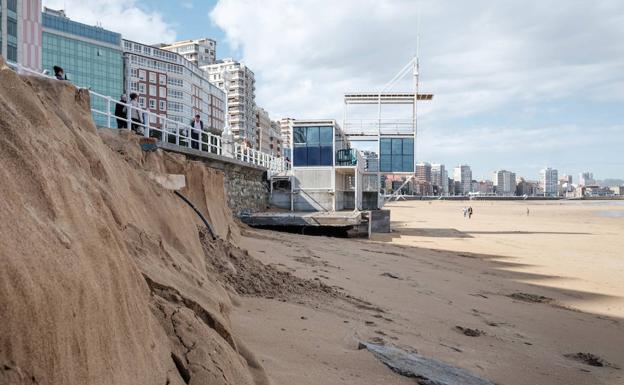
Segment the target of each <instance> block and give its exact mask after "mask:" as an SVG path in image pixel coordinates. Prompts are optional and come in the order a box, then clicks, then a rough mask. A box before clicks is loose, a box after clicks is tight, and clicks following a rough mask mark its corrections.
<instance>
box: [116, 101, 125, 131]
mask: <svg viewBox="0 0 624 385" xmlns="http://www.w3.org/2000/svg"><path fill="white" fill-rule="evenodd" d="M127 101H128V99H127V98H126V95H125V94H123V95H121V97H120V98H119V102H120V103H116V104H115V117H116V118H117V128H128V121H127V119H128V108H127V107H126V106H125V105H124V104H126V103H127ZM121 103H123V104H121Z"/></svg>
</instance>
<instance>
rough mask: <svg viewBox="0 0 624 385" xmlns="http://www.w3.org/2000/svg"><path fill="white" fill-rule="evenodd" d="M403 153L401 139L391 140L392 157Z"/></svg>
mask: <svg viewBox="0 0 624 385" xmlns="http://www.w3.org/2000/svg"><path fill="white" fill-rule="evenodd" d="M402 153H403V139H392V155H401V154H402Z"/></svg>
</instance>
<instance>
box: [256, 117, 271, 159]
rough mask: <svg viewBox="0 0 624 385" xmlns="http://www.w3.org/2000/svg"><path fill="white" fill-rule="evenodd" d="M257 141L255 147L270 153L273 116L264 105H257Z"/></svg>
mask: <svg viewBox="0 0 624 385" xmlns="http://www.w3.org/2000/svg"><path fill="white" fill-rule="evenodd" d="M254 110H255V117H256V142H255V143H254V146H253V148H255V149H256V150H260V151H262V152H266V153H270V148H269V146H270V144H271V141H270V132H269V131H271V118H270V117H269V113H268V112H267V111H266V110H265V109H264V108H262V107H256V108H255V109H254Z"/></svg>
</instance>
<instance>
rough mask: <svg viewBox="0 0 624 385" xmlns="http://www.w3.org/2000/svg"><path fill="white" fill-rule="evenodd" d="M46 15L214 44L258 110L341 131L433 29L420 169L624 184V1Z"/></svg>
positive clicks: (425, 61)
mask: <svg viewBox="0 0 624 385" xmlns="http://www.w3.org/2000/svg"><path fill="white" fill-rule="evenodd" d="M43 3H44V5H45V6H50V7H57V8H59V7H60V8H62V7H63V6H65V7H66V8H67V13H68V16H70V17H72V18H74V19H76V20H78V21H83V22H86V23H91V24H93V23H97V22H100V23H101V24H102V25H103V26H105V27H108V28H111V29H113V30H118V31H119V32H121V33H122V34H124V35H128V37H129V38H133V39H143V40H145V42H148V43H157V42H172V41H175V40H179V39H186V38H200V37H209V38H213V39H215V40H217V41H218V49H217V51H218V52H217V55H218V58H225V57H229V56H231V57H234V58H235V59H237V60H243V61H244V62H245V63H246V64H247V65H249V66H250V68H252V70H253V71H254V72H255V74H256V77H257V79H256V80H257V85H258V90H257V94H258V95H257V101H258V104H259V105H261V106H263V107H265V109H266V110H267V111H269V112H270V114H271V116H272V117H273V118H276V119H277V118H280V117H295V118H299V119H305V118H311V117H314V118H335V119H338V120H340V117H341V116H342V114H341V108H342V105H341V99H342V96H343V95H342V93H343V92H346V91H353V90H362V89H377V88H379V87H381V86H382V85H383V84H384V83H385V82H387V81H388V80H389V78H391V77H392V75H393V74H394V73H395V72H396V71H397V70H398V69H399V68H400V67H401V66H402V65H403V64H404V62H406V61H407V60H409V58H410V57H411V56H412V55H413V54H414V52H415V48H416V47H415V41H416V39H415V37H416V28H415V25H416V22H415V21H416V20H417V19H418V18H420V20H421V25H420V27H419V28H420V34H421V45H420V57H421V81H422V89H423V90H425V91H427V92H433V93H435V94H436V98H435V101H434V102H433V103H430V104H428V105H425V104H421V105H419V109H420V111H421V115H420V119H419V134H420V135H419V139H418V151H417V160H418V161H431V160H435V161H438V162H440V163H444V164H446V165H448V166H449V167H452V166H454V165H456V164H459V163H467V164H470V165H471V167H472V170H473V173H474V175H475V176H479V177H484V178H487V175H491V172H492V171H494V170H498V169H509V170H512V171H514V172H516V173H517V174H518V175H522V176H525V177H526V178H527V179H533V180H535V179H538V178H539V170H541V169H543V168H544V167H553V168H556V169H558V170H559V171H560V172H564V173H566V174H571V175H578V174H579V173H580V172H584V171H587V170H591V171H593V172H594V174H595V175H596V178H597V179H606V178H623V177H624V175H622V173H623V172H622V170H623V169H624V164H623V163H622V161H621V160H620V159H619V158H618V155H617V154H618V148H619V147H620V146H621V145H622V144H623V143H624V126H622V123H621V121H620V119H618V117H619V115H620V114H618V113H617V111H618V108H619V105H620V104H621V101H622V100H624V75H623V74H624V63H622V61H621V60H618V58H620V57H622V54H624V45H623V43H621V42H620V41H619V40H618V39H617V37H618V36H621V35H622V33H623V32H624V25H622V23H618V22H617V20H618V18H619V17H621V16H622V15H623V14H624V5H622V4H621V3H618V2H616V1H600V2H598V3H594V4H591V5H590V4H587V3H585V2H580V1H573V2H565V3H563V2H561V4H562V6H561V7H556V6H555V7H553V6H552V5H548V6H546V5H539V4H533V5H530V6H526V3H524V2H507V3H505V4H500V3H499V4H494V5H492V4H490V6H489V7H487V12H485V11H480V10H482V9H485V7H480V6H478V4H477V5H474V4H472V5H467V4H466V5H464V4H457V3H453V4H451V3H450V2H442V3H436V4H427V3H424V2H423V3H418V2H406V1H393V2H387V3H384V4H379V3H376V2H364V3H365V5H366V6H362V2H361V1H360V2H354V1H345V2H341V3H340V4H334V5H333V6H332V9H334V10H335V12H333V13H332V17H331V18H325V17H321V16H322V15H321V14H320V13H321V12H322V10H323V9H324V8H325V7H324V6H323V4H318V2H314V4H312V2H309V1H301V2H298V3H288V6H284V4H283V3H282V2H279V1H265V2H262V3H245V4H243V3H241V2H236V1H230V2H223V1H197V0H196V1H185V2H181V3H177V4H180V5H178V6H177V7H176V5H175V4H171V2H165V1H153V2H146V1H138V0H134V1H124V2H122V1H117V0H114V1H107V2H103V1H91V2H89V4H88V6H87V5H85V4H82V3H80V2H77V1H74V0H69V1H67V0H58V1H57V0H45V1H44V2H43ZM281 14H283V15H284V17H280V18H277V15H281ZM119 15H128V16H129V18H126V17H125V18H123V19H122V18H119V17H115V16H119ZM365 15H366V18H367V19H370V20H368V21H367V22H366V23H362V22H360V21H359V20H360V19H362V18H363V17H364V16H365ZM317 16H318V18H317ZM307 18H310V19H314V20H317V22H315V23H311V24H310V23H302V20H305V19H307ZM128 20H131V22H128ZM243 20H244V23H243V22H242V21H243ZM122 22H123V24H122ZM578 22H582V23H583V25H584V28H583V29H582V30H581V29H578V28H576V27H575V25H577V23H578ZM107 23H108V24H114V23H117V24H118V25H108V24H107ZM147 25H149V28H145V27H144V26H147ZM545 26H547V27H545ZM288 31H292V33H287V32H288ZM353 36H358V38H357V39H353ZM595 40H600V41H602V42H604V43H605V44H601V45H593V44H591V42H592V41H595ZM328 41H329V42H331V44H328ZM406 87H409V85H406ZM581 95H582V98H581V97H580V96H581Z"/></svg>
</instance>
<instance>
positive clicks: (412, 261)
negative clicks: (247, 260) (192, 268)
mask: <svg viewBox="0 0 624 385" xmlns="http://www.w3.org/2000/svg"><path fill="white" fill-rule="evenodd" d="M465 204H467V203H464V202H432V203H427V202H399V203H393V204H391V205H390V207H391V209H392V219H393V226H394V227H395V229H396V230H397V231H396V232H395V233H393V234H391V235H388V236H376V240H373V241H367V240H354V239H337V238H327V237H314V236H300V235H294V234H286V233H277V232H271V231H263V230H248V231H244V232H243V237H242V240H241V245H242V246H243V247H244V248H247V249H248V250H250V255H251V256H253V257H256V258H258V259H260V260H261V261H263V262H265V263H268V264H272V265H273V266H275V267H276V268H279V269H283V270H285V271H289V272H291V273H292V274H294V275H296V276H298V277H302V278H308V279H316V280H320V281H321V282H324V283H326V284H327V285H330V286H334V287H340V288H343V289H344V291H345V293H347V294H350V295H353V296H356V297H360V298H363V299H365V300H367V301H368V302H370V303H371V305H372V306H371V307H368V308H366V309H363V308H358V307H356V306H352V305H350V304H348V303H345V302H344V301H342V300H339V299H337V300H325V301H319V300H315V299H310V300H308V301H288V302H279V301H274V300H267V299H259V298H251V297H245V298H242V299H241V303H242V305H241V306H240V307H237V308H236V309H235V311H234V312H233V315H232V320H233V323H234V329H235V330H238V331H239V332H240V333H241V335H242V336H243V337H244V338H245V339H246V340H247V341H248V342H249V344H250V346H251V347H252V348H253V349H254V351H255V352H256V353H257V355H258V357H259V358H260V360H261V362H262V363H263V365H264V366H265V367H266V368H267V371H268V372H269V373H270V374H271V376H272V378H273V379H274V380H275V382H276V383H277V384H284V385H285V384H317V383H318V381H319V379H320V378H322V381H323V382H324V383H328V384H371V385H372V384H380V383H392V384H403V383H405V384H407V383H413V379H408V378H405V377H401V376H399V375H396V374H394V373H392V372H390V371H389V369H387V368H385V367H383V366H380V364H379V362H375V359H374V358H373V357H372V355H371V354H370V353H368V352H366V351H365V350H357V343H358V341H360V340H364V341H371V342H374V343H386V344H393V345H396V346H399V347H402V348H404V349H408V350H409V349H415V350H417V351H418V353H420V354H422V355H423V356H426V357H430V358H434V359H438V360H440V361H443V362H446V363H449V364H451V365H455V366H457V367H461V368H464V369H467V370H469V371H470V372H472V373H473V374H475V375H478V376H479V377H482V378H486V379H489V380H492V381H494V382H496V383H498V384H510V385H520V384H525V385H528V384H561V385H569V384H604V385H618V384H624V370H623V369H621V368H622V367H624V349H623V348H622V346H623V341H624V323H623V322H624V320H623V316H624V314H622V308H623V307H622V306H623V303H622V301H623V299H622V297H623V294H624V290H623V285H624V280H622V277H623V276H624V273H623V268H624V257H623V256H622V253H621V250H622V249H623V246H624V245H623V244H622V242H624V236H623V234H624V219H622V218H619V217H617V216H615V215H612V216H604V215H603V214H601V213H602V212H603V211H605V210H606V211H609V210H624V207H622V206H618V205H615V206H613V207H611V206H608V207H607V206H605V204H604V203H603V204H562V205H559V204H558V203H549V204H545V203H534V204H530V205H529V206H528V207H529V208H530V213H529V216H528V217H527V215H526V208H527V203H525V202H520V203H514V202H498V203H494V204H492V203H490V202H470V203H468V204H471V205H472V207H473V208H474V212H475V214H474V216H473V217H472V219H470V220H468V219H464V218H463V216H462V213H461V208H462V206H463V205H465ZM618 251H619V253H618ZM375 306H378V307H379V308H380V309H379V310H378V311H375V310H371V309H374V307H375ZM596 363H598V364H596ZM600 363H602V365H599V364H600Z"/></svg>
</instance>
